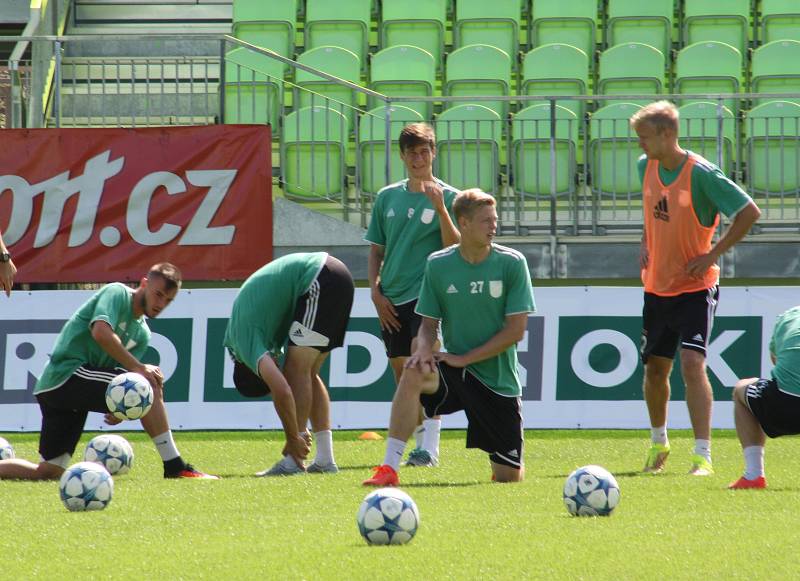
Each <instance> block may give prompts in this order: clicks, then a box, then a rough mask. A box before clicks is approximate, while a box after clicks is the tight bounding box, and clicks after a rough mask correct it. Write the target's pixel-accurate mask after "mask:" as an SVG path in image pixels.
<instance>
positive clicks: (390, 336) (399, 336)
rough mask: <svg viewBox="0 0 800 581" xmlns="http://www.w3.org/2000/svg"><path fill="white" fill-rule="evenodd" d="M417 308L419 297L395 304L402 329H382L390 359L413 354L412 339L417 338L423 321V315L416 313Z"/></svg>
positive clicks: (387, 354)
mask: <svg viewBox="0 0 800 581" xmlns="http://www.w3.org/2000/svg"><path fill="white" fill-rule="evenodd" d="M415 308H417V299H414V300H413V301H409V302H407V303H403V304H402V305H394V309H395V311H397V320H398V321H400V329H398V330H397V331H394V330H388V329H381V336H382V337H383V344H384V345H386V356H387V357H389V359H394V358H395V357H410V356H411V341H413V340H414V338H416V336H417V332H418V331H419V327H420V324H421V323H422V315H418V314H417V313H415V312H414V309H415Z"/></svg>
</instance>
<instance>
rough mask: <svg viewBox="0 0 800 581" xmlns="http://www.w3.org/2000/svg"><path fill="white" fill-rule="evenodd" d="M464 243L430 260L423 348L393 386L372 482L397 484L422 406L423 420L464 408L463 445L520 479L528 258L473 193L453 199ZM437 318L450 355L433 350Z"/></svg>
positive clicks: (529, 303)
mask: <svg viewBox="0 0 800 581" xmlns="http://www.w3.org/2000/svg"><path fill="white" fill-rule="evenodd" d="M453 209H454V211H455V215H456V220H457V223H458V228H459V230H460V232H461V241H460V243H459V244H457V245H453V246H450V247H448V248H445V249H443V250H440V251H438V252H434V253H433V254H431V255H430V257H429V258H428V261H427V264H426V266H425V275H424V278H423V281H422V290H421V291H420V296H419V302H418V303H417V308H416V310H417V313H419V314H420V315H421V316H422V324H421V326H420V330H419V335H418V336H417V348H416V350H415V351H414V353H413V354H412V355H411V357H409V359H408V361H406V363H405V369H404V371H403V375H402V376H401V378H400V385H398V387H397V392H396V393H395V396H394V400H393V401H392V412H391V419H390V425H389V438H388V440H387V443H386V454H385V456H384V460H383V464H382V465H381V466H378V467H376V468H375V469H374V470H375V473H374V475H373V476H372V478H369V479H367V480H365V481H364V485H366V486H397V485H398V484H399V478H398V474H397V470H398V468H399V465H400V460H401V458H402V457H403V452H404V450H405V446H406V441H407V440H408V438H409V437H410V436H411V433H412V432H413V430H414V425H415V421H416V416H417V408H418V406H419V403H420V402H421V403H422V405H423V407H424V408H425V413H426V415H427V416H433V415H436V414H449V413H453V412H457V411H460V410H464V412H465V413H466V415H467V420H468V422H469V425H468V428H467V447H468V448H480V449H482V450H484V451H485V452H487V453H488V454H489V462H490V464H491V467H492V479H493V480H496V481H498V482H518V481H521V480H522V478H523V475H524V464H523V457H522V448H523V426H522V404H521V395H522V388H521V385H520V380H519V375H518V373H517V342H519V341H520V340H521V339H522V338H523V336H524V334H525V330H526V328H527V322H528V314H529V313H531V312H533V310H534V300H533V288H532V287H531V279H530V274H529V272H528V265H527V263H526V261H525V257H524V256H522V254H520V253H519V252H517V251H516V250H512V249H511V248H506V247H505V246H500V245H499V244H494V243H493V242H492V240H493V239H494V236H495V233H496V231H497V211H496V209H495V200H494V198H493V197H492V196H490V195H488V194H485V193H484V192H482V191H480V190H477V189H473V190H466V191H464V192H461V193H460V194H458V196H457V197H456V201H455V203H454V204H453ZM439 321H441V322H442V331H443V336H444V345H445V347H446V348H447V353H444V352H439V351H436V350H435V345H436V338H437V331H438V327H439Z"/></svg>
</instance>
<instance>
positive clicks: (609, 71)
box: [225, 40, 800, 127]
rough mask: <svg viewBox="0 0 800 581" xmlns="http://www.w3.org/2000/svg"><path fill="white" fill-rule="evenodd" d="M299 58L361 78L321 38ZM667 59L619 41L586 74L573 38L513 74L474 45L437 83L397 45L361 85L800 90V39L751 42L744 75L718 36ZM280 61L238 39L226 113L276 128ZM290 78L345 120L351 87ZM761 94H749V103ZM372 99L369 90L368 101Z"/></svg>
mask: <svg viewBox="0 0 800 581" xmlns="http://www.w3.org/2000/svg"><path fill="white" fill-rule="evenodd" d="M297 62H298V63H300V64H302V65H305V66H308V67H312V68H314V69H317V70H320V71H324V72H326V73H328V74H331V75H333V76H335V77H338V78H340V79H343V80H345V81H348V82H350V83H352V84H354V85H359V84H360V79H361V72H360V63H359V60H358V57H357V56H356V55H355V53H353V52H352V51H350V50H348V49H346V48H342V47H335V46H321V47H318V48H315V49H311V50H309V51H306V52H304V53H303V54H301V55H300V56H299V57H298V59H297ZM665 65H666V62H665V58H664V55H663V54H662V53H661V52H660V51H659V50H658V49H656V48H654V47H652V46H650V45H647V44H642V43H636V42H631V43H625V44H620V45H617V46H614V47H611V48H609V49H608V50H606V51H604V52H603V53H602V54H601V55H600V66H599V69H598V74H597V78H596V80H594V78H593V77H591V75H590V72H589V61H588V57H587V56H586V54H585V53H584V52H583V51H581V50H580V49H578V48H575V47H573V46H571V45H566V44H548V45H545V46H541V47H538V48H535V49H533V50H531V51H530V52H529V53H528V54H527V55H525V58H524V60H523V64H522V69H521V71H520V75H519V78H518V79H515V77H514V75H513V74H512V67H511V61H510V59H509V57H508V55H507V54H506V53H505V52H503V51H502V50H500V49H498V48H496V47H493V46H489V45H485V44H474V45H468V46H465V47H462V48H460V49H457V50H455V51H453V52H452V53H450V55H449V56H448V58H447V63H446V68H445V75H444V82H443V84H442V89H441V92H439V91H438V90H437V84H436V78H435V66H436V65H435V62H434V59H433V57H432V55H431V54H430V53H428V52H427V51H425V50H423V49H421V48H417V47H414V46H409V45H398V46H393V47H389V48H386V49H383V50H382V51H380V52H378V53H376V54H375V55H374V56H373V58H372V66H371V69H370V81H369V88H370V89H372V90H374V91H376V92H379V93H383V94H385V95H388V96H390V97H433V96H439V95H445V96H456V97H458V96H469V97H475V96H481V95H484V96H509V95H513V94H515V95H565V96H566V95H570V96H571V95H591V94H596V95H620V101H626V102H630V101H631V99H630V98H628V97H625V96H626V95H637V94H640V95H658V94H661V93H670V92H674V93H677V94H695V95H696V94H711V93H739V92H742V91H745V90H747V89H748V88H749V90H750V91H751V92H761V93H774V94H788V95H794V96H791V97H786V100H796V101H798V102H800V97H798V96H797V95H800V41H796V40H779V41H773V42H771V43H768V44H766V45H763V46H761V47H759V48H758V49H756V50H755V51H754V52H753V58H752V63H751V67H750V75H749V77H748V78H745V77H744V76H743V74H742V70H743V62H742V57H741V53H740V52H739V51H738V50H736V49H735V48H734V47H732V46H730V45H728V44H725V43H721V42H699V43H696V44H693V45H690V46H688V47H685V48H684V49H682V50H681V51H680V52H679V53H678V55H677V59H676V63H675V67H674V73H673V74H672V75H668V74H667V70H666V67H665ZM282 69H283V64H282V63H280V62H278V61H276V60H273V59H271V58H270V57H268V56H265V55H261V54H258V53H255V52H252V51H250V50H249V49H246V48H237V49H234V50H233V51H231V52H229V53H228V56H227V65H226V72H225V91H226V95H227V98H226V121H228V122H237V123H252V122H255V123H264V122H269V123H271V124H272V125H273V127H277V126H278V123H279V120H280V119H281V112H282V105H283V102H282V97H283V93H284V86H283V81H282V79H283V73H282ZM670 78H672V79H671V80H672V82H671V83H670ZM514 85H516V91H514V90H513V89H514ZM294 86H295V88H296V90H295V92H294V97H293V105H294V108H295V109H296V108H301V107H306V106H309V105H312V104H313V102H312V101H313V100H314V99H316V104H320V102H321V98H320V95H321V96H323V97H327V98H329V99H331V100H333V101H335V102H337V103H339V104H340V105H341V110H342V112H343V113H344V115H345V116H346V117H347V119H348V126H349V127H352V126H353V115H354V111H355V110H356V109H357V107H358V106H359V96H358V94H357V93H356V92H355V91H353V90H352V89H351V88H348V87H347V86H345V85H342V84H341V83H336V82H334V81H330V80H327V79H324V78H322V77H320V76H318V75H315V74H313V73H310V72H308V71H305V70H302V69H300V70H298V71H297V72H296V74H295V80H294ZM243 92H245V93H247V94H248V95H250V94H252V93H259V94H263V97H262V98H264V99H266V100H267V101H268V105H267V104H265V105H263V106H254V105H253V104H252V103H251V102H250V99H251V97H247V98H246V99H245V102H244V103H242V93H243ZM312 92H313V93H312ZM695 100H697V99H695ZM763 101H764V100H763V99H757V100H756V101H755V102H754V103H753V104H754V105H758V104H760V103H762V102H763ZM686 102H689V101H688V100H687V101H686ZM585 103H586V102H585V101H577V100H575V101H570V100H565V101H563V102H561V103H560V104H561V105H563V106H565V107H567V108H568V109H570V110H572V111H573V112H574V113H575V114H576V115H578V116H579V117H582V116H583V115H584V113H585ZM376 104H377V103H376V102H375V100H374V99H370V100H369V102H368V103H367V108H371V107H373V106H375V105H376ZM481 104H482V105H485V106H487V107H489V108H490V109H493V110H494V111H496V112H497V113H498V114H499V115H500V116H501V117H505V116H507V114H508V112H509V105H508V102H507V101H488V100H484V101H482V102H481ZM403 105H405V106H407V107H410V108H412V109H414V110H416V111H417V112H418V113H419V114H420V115H422V117H423V118H425V119H430V118H431V117H432V115H433V103H431V102H422V101H419V102H414V101H405V102H403ZM725 105H726V106H727V107H728V108H729V109H730V110H732V111H733V112H734V113H735V114H736V113H738V111H739V109H740V103H739V100H738V99H735V98H729V99H726V100H725ZM251 110H252V111H253V112H258V113H261V114H262V115H261V116H259V117H253V116H252V115H249V114H248V112H249V111H251ZM264 115H266V117H265V116H264Z"/></svg>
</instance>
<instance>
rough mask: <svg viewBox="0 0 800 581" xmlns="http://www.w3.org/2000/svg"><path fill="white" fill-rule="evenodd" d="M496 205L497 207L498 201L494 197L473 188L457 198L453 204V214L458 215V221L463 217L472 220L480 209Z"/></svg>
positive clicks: (461, 193)
mask: <svg viewBox="0 0 800 581" xmlns="http://www.w3.org/2000/svg"><path fill="white" fill-rule="evenodd" d="M495 205H497V201H496V200H495V199H494V197H493V196H490V195H489V194H487V193H486V192H484V191H483V190H481V189H480V188H472V189H469V190H464V191H463V192H460V193H459V194H458V195H457V196H456V199H455V201H454V202H453V213H454V214H455V215H456V221H458V219H459V218H462V217H464V218H466V219H467V220H471V219H472V216H473V215H474V214H475V211H476V210H477V209H478V208H482V207H483V206H495Z"/></svg>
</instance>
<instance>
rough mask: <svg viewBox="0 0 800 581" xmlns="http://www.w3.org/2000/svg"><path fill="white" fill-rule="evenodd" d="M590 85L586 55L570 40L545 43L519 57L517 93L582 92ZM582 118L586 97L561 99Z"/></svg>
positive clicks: (566, 93)
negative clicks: (520, 76) (520, 70)
mask: <svg viewBox="0 0 800 581" xmlns="http://www.w3.org/2000/svg"><path fill="white" fill-rule="evenodd" d="M588 86H589V57H587V56H586V53H585V52H583V51H582V50H581V49H579V48H577V47H574V46H572V45H569V44H546V45H544V46H540V47H537V48H535V49H533V50H532V51H530V52H529V53H528V54H526V55H525V57H524V58H523V60H522V82H521V84H520V90H519V93H520V95H585V94H586V91H587V87H588ZM558 105H560V106H562V107H566V108H567V109H569V110H571V111H572V112H573V113H575V114H576V115H577V116H578V118H579V119H583V112H584V110H585V109H586V102H585V101H572V100H563V101H559V102H558Z"/></svg>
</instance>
